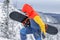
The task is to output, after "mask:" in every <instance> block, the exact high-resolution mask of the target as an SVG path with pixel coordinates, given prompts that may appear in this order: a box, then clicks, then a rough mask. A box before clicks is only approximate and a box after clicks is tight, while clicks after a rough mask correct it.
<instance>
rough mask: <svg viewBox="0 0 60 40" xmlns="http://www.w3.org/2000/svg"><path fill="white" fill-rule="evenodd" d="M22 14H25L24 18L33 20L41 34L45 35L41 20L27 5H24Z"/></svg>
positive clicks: (43, 24)
mask: <svg viewBox="0 0 60 40" xmlns="http://www.w3.org/2000/svg"><path fill="white" fill-rule="evenodd" d="M22 12H24V13H26V16H28V17H29V18H30V19H32V20H34V21H35V22H36V23H37V24H38V25H39V27H40V29H41V32H42V33H43V34H44V35H45V34H46V29H45V23H44V22H43V20H42V19H41V17H40V15H39V14H38V13H37V12H36V11H35V10H34V9H33V8H32V7H31V6H30V5H29V4H24V6H23V8H22Z"/></svg>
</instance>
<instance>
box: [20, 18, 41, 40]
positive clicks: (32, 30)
mask: <svg viewBox="0 0 60 40" xmlns="http://www.w3.org/2000/svg"><path fill="white" fill-rule="evenodd" d="M26 34H33V35H34V38H35V40H41V31H40V28H39V26H38V24H37V23H35V21H34V20H32V19H30V26H29V27H25V28H22V29H21V30H20V35H21V40H26V39H27V37H26Z"/></svg>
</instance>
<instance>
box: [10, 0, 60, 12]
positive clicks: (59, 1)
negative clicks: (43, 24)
mask: <svg viewBox="0 0 60 40" xmlns="http://www.w3.org/2000/svg"><path fill="white" fill-rule="evenodd" d="M10 3H11V4H13V5H14V6H15V7H17V8H18V9H21V8H22V6H23V4H25V3H28V4H30V5H31V6H32V7H33V8H34V9H35V10H36V11H41V12H50V13H60V0H11V1H10Z"/></svg>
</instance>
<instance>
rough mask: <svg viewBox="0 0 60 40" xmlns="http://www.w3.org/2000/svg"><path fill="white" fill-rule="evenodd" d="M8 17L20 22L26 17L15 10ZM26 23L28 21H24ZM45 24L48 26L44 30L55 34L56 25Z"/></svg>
mask: <svg viewBox="0 0 60 40" xmlns="http://www.w3.org/2000/svg"><path fill="white" fill-rule="evenodd" d="M9 17H10V18H11V19H13V20H15V21H18V22H21V23H22V22H23V21H24V20H26V19H27V18H28V17H27V16H26V15H23V14H22V13H20V12H17V11H13V12H11V13H10V15H9ZM26 24H28V23H26ZM47 26H48V28H47V29H46V32H47V33H48V34H51V35H56V34H57V33H58V29H57V28H56V27H54V26H52V25H49V24H47Z"/></svg>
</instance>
